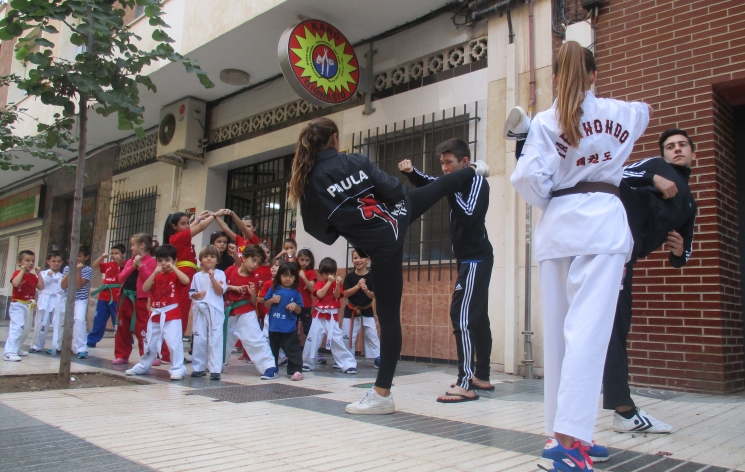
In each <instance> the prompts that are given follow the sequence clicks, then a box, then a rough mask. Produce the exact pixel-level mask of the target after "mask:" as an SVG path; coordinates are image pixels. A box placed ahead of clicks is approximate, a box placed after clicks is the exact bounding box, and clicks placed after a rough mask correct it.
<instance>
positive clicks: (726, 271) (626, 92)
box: [595, 0, 745, 392]
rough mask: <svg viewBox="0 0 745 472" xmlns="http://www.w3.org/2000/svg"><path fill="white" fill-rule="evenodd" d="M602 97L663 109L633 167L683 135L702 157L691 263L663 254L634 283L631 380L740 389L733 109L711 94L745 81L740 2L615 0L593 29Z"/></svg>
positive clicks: (695, 180)
mask: <svg viewBox="0 0 745 472" xmlns="http://www.w3.org/2000/svg"><path fill="white" fill-rule="evenodd" d="M595 51H596V59H597V62H598V69H599V72H600V76H599V79H598V83H597V93H598V95H600V96H603V97H612V98H617V99H621V100H643V101H645V102H647V103H649V104H651V105H652V106H653V107H654V108H655V110H656V111H655V114H654V116H653V117H652V119H651V121H650V124H649V127H648V128H647V133H646V134H645V135H644V137H643V138H642V139H641V140H640V141H639V142H638V143H637V146H636V148H635V152H634V154H633V156H632V160H636V159H640V158H645V157H650V156H658V155H659V149H658V146H657V139H658V137H659V135H660V133H661V132H662V131H664V130H665V129H667V128H671V127H679V128H683V129H686V130H687V131H688V132H689V134H691V135H692V137H693V138H694V140H695V142H696V146H697V160H696V161H695V162H694V165H693V174H692V176H691V181H690V184H691V190H692V191H693V193H694V196H695V198H696V201H697V202H698V206H699V213H698V219H697V224H696V235H695V238H694V246H693V256H692V258H691V260H690V261H689V263H688V264H687V265H686V267H684V268H683V269H675V268H673V267H671V266H670V265H669V263H668V262H667V254H666V253H663V252H662V251H658V252H657V253H654V254H652V255H651V256H650V257H649V258H648V259H647V260H644V261H641V262H640V263H639V264H638V265H637V270H636V271H635V284H634V300H635V301H634V323H633V325H632V332H631V335H630V336H629V355H630V369H629V371H630V375H631V381H632V382H633V383H636V384H644V385H653V386H660V387H666V388H681V389H686V390H708V391H718V392H727V391H733V390H737V389H742V388H743V387H744V386H745V384H744V382H743V379H744V378H745V375H744V373H743V341H742V335H743V332H742V301H741V293H740V254H739V249H738V247H739V246H738V238H739V228H738V220H737V214H738V209H737V187H736V169H735V153H734V131H733V122H732V113H733V110H732V106H731V105H730V104H729V103H728V102H727V100H726V99H725V98H723V97H721V96H719V95H718V94H717V93H716V91H715V87H716V86H717V85H721V84H722V83H725V82H729V81H735V80H738V79H739V80H742V79H743V78H745V3H743V2H742V1H741V0H727V1H723V0H708V1H693V0H685V1H681V0H644V1H639V0H607V1H605V2H604V4H603V7H602V9H601V11H600V16H599V18H598V21H597V30H596V46H595Z"/></svg>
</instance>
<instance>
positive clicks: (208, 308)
mask: <svg viewBox="0 0 745 472" xmlns="http://www.w3.org/2000/svg"><path fill="white" fill-rule="evenodd" d="M219 257H220V251H219V250H218V249H217V248H216V247H215V246H212V245H209V246H205V247H203V248H202V250H201V251H199V264H200V266H201V267H200V268H201V270H200V271H199V272H197V273H196V274H194V278H193V279H192V280H191V290H190V291H191V299H192V300H193V301H194V302H193V303H192V312H193V313H194V321H193V322H192V323H193V327H192V339H193V340H194V344H193V347H192V364H191V368H192V372H191V376H192V377H204V376H205V375H206V374H207V370H209V371H210V379H211V380H220V372H222V343H223V340H222V331H223V322H224V321H225V314H224V302H223V299H222V296H223V294H224V293H225V289H226V287H227V282H226V281H225V272H223V271H221V270H220V269H216V268H215V267H216V266H217V260H218V259H219Z"/></svg>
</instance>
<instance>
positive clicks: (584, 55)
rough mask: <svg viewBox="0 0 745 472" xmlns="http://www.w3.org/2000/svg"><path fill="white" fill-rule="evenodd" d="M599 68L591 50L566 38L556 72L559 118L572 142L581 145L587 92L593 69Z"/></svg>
mask: <svg viewBox="0 0 745 472" xmlns="http://www.w3.org/2000/svg"><path fill="white" fill-rule="evenodd" d="M595 70H596V67H595V59H594V58H593V56H592V52H591V51H590V50H588V49H585V48H583V47H582V46H580V45H579V43H578V42H576V41H567V42H565V43H564V44H563V45H562V46H561V47H560V48H559V52H558V53H557V55H556V61H555V62H554V74H556V119H557V120H558V121H559V128H561V131H562V132H563V133H564V138H565V139H566V140H567V142H568V143H569V145H570V146H572V147H578V146H579V141H580V139H582V130H581V129H580V119H581V118H582V103H584V101H585V94H586V93H587V91H588V90H589V89H590V77H589V75H590V73H592V72H594V71H595Z"/></svg>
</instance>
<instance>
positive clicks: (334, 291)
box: [303, 257, 357, 374]
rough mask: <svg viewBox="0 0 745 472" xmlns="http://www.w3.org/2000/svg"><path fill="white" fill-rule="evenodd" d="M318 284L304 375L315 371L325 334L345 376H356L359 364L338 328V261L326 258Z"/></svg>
mask: <svg viewBox="0 0 745 472" xmlns="http://www.w3.org/2000/svg"><path fill="white" fill-rule="evenodd" d="M318 274H319V276H318V280H317V281H316V285H315V287H314V289H313V294H314V295H315V297H316V300H315V302H314V303H313V322H312V323H311V325H310V331H308V337H307V338H306V339H305V347H304V348H303V372H310V371H312V370H316V362H317V357H316V354H318V348H319V347H320V346H321V341H322V340H323V335H324V334H325V335H326V337H327V338H328V340H329V342H330V343H331V354H332V355H333V356H334V361H336V365H337V366H339V368H340V369H341V371H342V372H343V373H345V374H356V373H357V360H356V359H355V358H354V356H353V355H352V354H350V353H349V350H348V349H347V348H346V347H345V346H344V341H343V340H342V334H341V329H340V328H339V308H340V307H341V303H340V302H339V299H340V298H341V297H342V296H343V294H344V292H343V290H342V278H341V277H338V276H336V261H335V260H333V259H331V258H330V257H325V258H324V259H323V260H322V261H321V263H320V264H319V265H318Z"/></svg>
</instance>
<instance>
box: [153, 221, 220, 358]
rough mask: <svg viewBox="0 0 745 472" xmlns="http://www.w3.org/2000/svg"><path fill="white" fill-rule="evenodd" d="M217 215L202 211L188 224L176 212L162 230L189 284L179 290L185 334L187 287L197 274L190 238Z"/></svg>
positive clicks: (165, 354) (166, 355) (165, 349)
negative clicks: (173, 248) (174, 251)
mask: <svg viewBox="0 0 745 472" xmlns="http://www.w3.org/2000/svg"><path fill="white" fill-rule="evenodd" d="M216 217H217V215H216V214H215V213H212V212H211V211H207V210H205V211H203V212H202V213H201V214H200V215H199V216H197V217H196V218H195V219H194V221H193V222H191V223H189V215H187V214H185V213H181V212H176V213H172V214H170V215H168V218H166V224H165V227H164V228H163V244H170V245H171V246H173V247H175V248H176V267H178V268H179V270H180V271H181V272H183V273H184V274H186V276H187V277H189V283H188V284H186V285H185V286H184V287H183V288H181V287H180V288H179V293H178V297H179V303H178V306H179V310H180V312H181V330H182V331H183V333H181V334H182V335H183V334H184V333H185V332H186V326H187V325H188V324H189V312H190V311H191V298H190V297H189V287H190V286H191V279H193V278H194V274H196V273H197V270H199V268H198V267H197V253H196V252H195V251H194V245H193V244H192V243H191V238H193V237H194V236H196V235H197V234H199V233H201V232H202V231H204V230H205V229H207V227H208V226H209V225H210V224H211V223H212V221H214V220H215V219H216ZM168 351H169V350H168V346H167V345H166V343H163V351H162V352H161V355H162V357H163V361H164V362H170V361H171V359H170V353H169V352H168Z"/></svg>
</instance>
